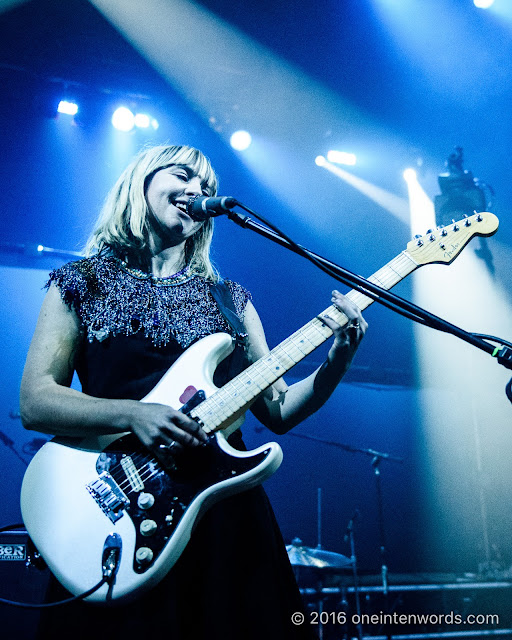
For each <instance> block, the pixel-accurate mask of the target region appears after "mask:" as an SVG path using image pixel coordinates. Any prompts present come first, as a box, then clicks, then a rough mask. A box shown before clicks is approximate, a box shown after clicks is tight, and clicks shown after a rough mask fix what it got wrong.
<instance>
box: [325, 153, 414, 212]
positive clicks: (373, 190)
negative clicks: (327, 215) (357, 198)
mask: <svg viewBox="0 0 512 640" xmlns="http://www.w3.org/2000/svg"><path fill="white" fill-rule="evenodd" d="M320 158H322V160H319V159H320ZM315 162H316V164H317V165H318V166H321V167H323V168H324V169H327V171H330V172H331V173H332V174H334V175H335V176H337V177H338V178H341V179H342V180H344V181H345V182H346V183H347V184H349V185H351V186H352V187H354V188H355V189H357V190H358V191H360V192H361V193H363V194H364V195H365V196H367V197H368V198H370V200H373V201H374V202H376V203H377V204H378V205H380V206H381V207H382V208H383V209H385V210H386V211H389V213H391V214H392V215H394V216H395V217H396V218H398V219H399V220H401V221H402V222H405V223H406V224H408V222H409V205H408V203H407V200H405V198H400V197H399V196H397V195H395V194H394V193H390V192H389V191H386V190H385V189H382V188H381V187H377V186H376V185H374V184H372V183H371V182H368V181H366V180H363V179H362V178H359V177H357V176H354V175H353V174H351V173H349V172H348V171H346V170H345V169H342V168H341V167H337V166H335V165H333V164H332V163H331V162H328V161H327V160H325V158H323V156H319V157H318V158H317V159H316V161H315ZM319 162H320V164H319Z"/></svg>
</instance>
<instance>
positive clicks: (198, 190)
mask: <svg viewBox="0 0 512 640" xmlns="http://www.w3.org/2000/svg"><path fill="white" fill-rule="evenodd" d="M185 193H186V194H187V195H188V196H200V195H201V194H202V193H203V187H202V184H201V179H200V178H199V176H193V177H192V178H190V180H189V181H188V182H187V186H186V187H185Z"/></svg>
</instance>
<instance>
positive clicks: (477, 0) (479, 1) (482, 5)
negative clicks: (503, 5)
mask: <svg viewBox="0 0 512 640" xmlns="http://www.w3.org/2000/svg"><path fill="white" fill-rule="evenodd" d="M473 4H474V5H475V7H478V8H479V9H488V8H489V7H490V6H492V5H493V4H494V0H473Z"/></svg>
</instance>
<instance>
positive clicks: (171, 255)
mask: <svg viewBox="0 0 512 640" xmlns="http://www.w3.org/2000/svg"><path fill="white" fill-rule="evenodd" d="M184 266H185V245H184V244H182V245H178V246H176V247H168V248H166V249H163V250H162V251H159V252H157V253H152V254H151V256H150V268H151V273H152V274H153V275H154V276H156V277H157V278H166V277H167V276H172V275H173V274H175V273H177V272H178V271H180V270H181V269H183V267H184Z"/></svg>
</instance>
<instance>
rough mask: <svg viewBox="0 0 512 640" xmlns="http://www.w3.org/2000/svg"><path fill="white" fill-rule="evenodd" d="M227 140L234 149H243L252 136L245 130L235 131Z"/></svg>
mask: <svg viewBox="0 0 512 640" xmlns="http://www.w3.org/2000/svg"><path fill="white" fill-rule="evenodd" d="M229 142H230V143H231V146H232V147H233V149H236V150H237V151H245V149H247V148H248V147H249V146H250V144H251V142H252V137H251V134H250V133H249V132H247V131H235V133H233V134H232V136H231V138H230V139H229Z"/></svg>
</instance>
